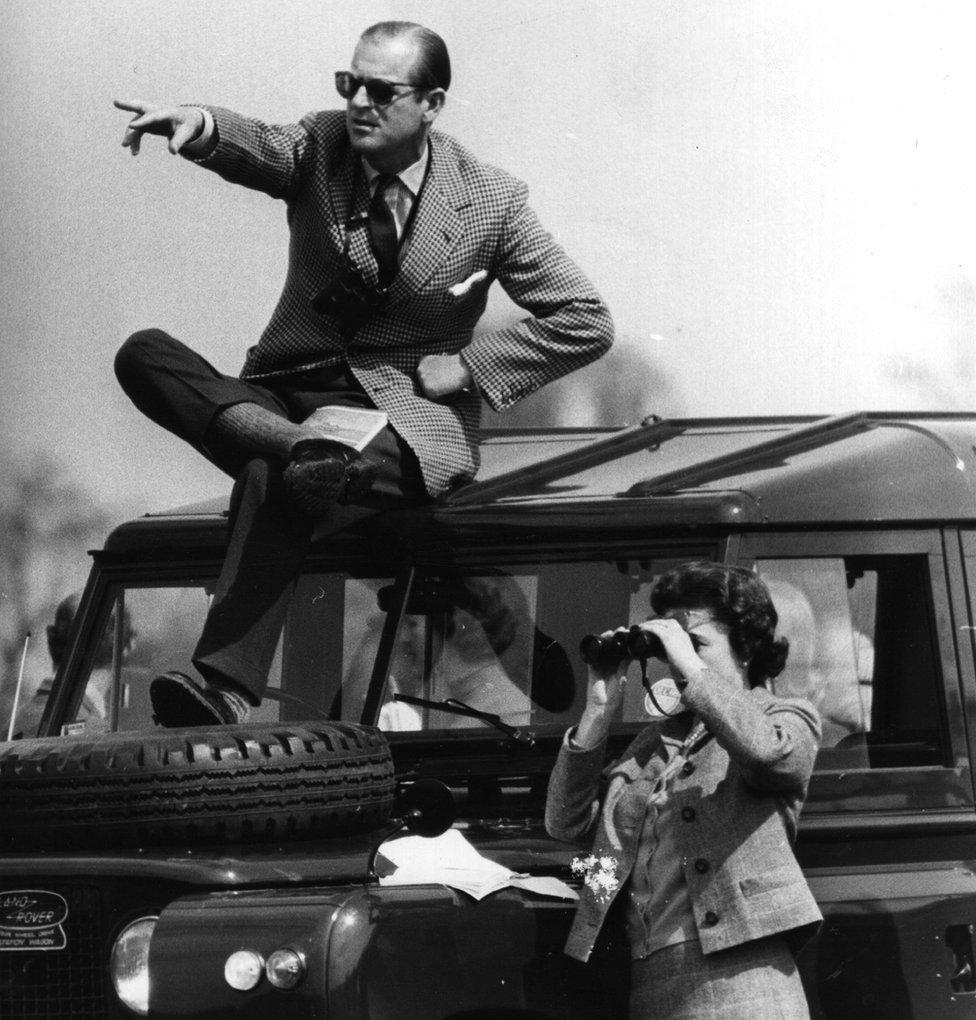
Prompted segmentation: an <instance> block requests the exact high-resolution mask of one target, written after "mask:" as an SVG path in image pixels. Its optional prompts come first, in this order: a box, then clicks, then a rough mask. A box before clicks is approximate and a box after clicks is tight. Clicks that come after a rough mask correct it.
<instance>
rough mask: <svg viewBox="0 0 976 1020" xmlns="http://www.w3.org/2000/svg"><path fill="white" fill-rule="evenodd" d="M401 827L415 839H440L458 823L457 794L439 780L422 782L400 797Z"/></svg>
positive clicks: (398, 806)
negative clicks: (436, 837)
mask: <svg viewBox="0 0 976 1020" xmlns="http://www.w3.org/2000/svg"><path fill="white" fill-rule="evenodd" d="M397 814H398V815H399V818H398V819H394V821H399V823H400V824H399V825H398V826H397V829H396V830H395V831H399V830H400V829H407V830H408V831H409V832H412V833H413V834H414V835H415V836H426V837H428V838H431V837H433V836H439V835H440V834H441V833H442V832H447V830H448V829H449V828H450V827H451V826H452V825H453V824H454V819H455V818H456V817H457V811H456V810H455V805H454V794H452V793H451V791H450V790H449V789H448V788H447V786H445V785H444V784H443V783H442V782H441V781H440V780H439V779H418V780H417V782H415V783H411V784H410V785H409V786H408V787H407V788H406V789H405V790H404V791H403V793H402V794H401V795H400V797H399V801H398V803H397ZM387 838H389V837H387Z"/></svg>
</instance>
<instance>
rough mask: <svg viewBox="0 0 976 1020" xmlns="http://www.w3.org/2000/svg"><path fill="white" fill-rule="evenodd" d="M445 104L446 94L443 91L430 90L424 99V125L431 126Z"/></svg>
mask: <svg viewBox="0 0 976 1020" xmlns="http://www.w3.org/2000/svg"><path fill="white" fill-rule="evenodd" d="M446 102H447V93H446V92H445V91H444V90H443V89H430V90H429V91H428V92H427V94H426V96H425V97H424V103H425V104H426V109H425V110H424V123H426V124H432V123H433V122H434V121H435V120H436V119H437V115H438V114H439V113H440V112H441V110H443V109H444V104H445V103H446Z"/></svg>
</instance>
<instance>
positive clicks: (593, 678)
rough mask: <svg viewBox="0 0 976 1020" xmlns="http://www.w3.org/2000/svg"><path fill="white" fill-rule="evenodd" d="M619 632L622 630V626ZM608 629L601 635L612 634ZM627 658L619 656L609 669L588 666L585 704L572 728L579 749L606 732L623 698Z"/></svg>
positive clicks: (594, 744)
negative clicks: (617, 660)
mask: <svg viewBox="0 0 976 1020" xmlns="http://www.w3.org/2000/svg"><path fill="white" fill-rule="evenodd" d="M619 631H621V632H623V633H626V632H627V629H626V628H625V627H620V628H619ZM613 634H614V632H613V631H612V630H607V631H604V632H603V634H601V635H600V636H601V637H604V638H609V637H612V636H613ZM630 663H631V660H630V659H623V660H622V661H620V662H619V663H617V664H616V665H615V666H614V667H613V668H612V669H601V668H600V667H599V666H590V667H589V676H588V679H587V685H586V707H585V708H584V709H583V715H582V717H581V718H580V721H579V725H578V726H577V727H576V736H575V740H576V743H577V744H579V745H580V747H583V748H589V747H595V746H596V745H597V744H598V743H599V742H600V741H601V740H602V739H603V738H604V737H605V736H606V735H607V733H608V731H609V729H610V720H611V719H613V718H614V716H616V714H617V712H618V711H619V709H620V706H621V704H622V703H623V700H624V690H625V689H626V686H627V670H628V669H629V668H630Z"/></svg>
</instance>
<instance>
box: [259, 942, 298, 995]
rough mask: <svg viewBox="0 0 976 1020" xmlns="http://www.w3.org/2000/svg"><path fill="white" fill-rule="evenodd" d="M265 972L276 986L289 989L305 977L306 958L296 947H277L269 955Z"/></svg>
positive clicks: (284, 989) (285, 989)
mask: <svg viewBox="0 0 976 1020" xmlns="http://www.w3.org/2000/svg"><path fill="white" fill-rule="evenodd" d="M264 972H265V974H266V975H267V978H268V981H270V982H271V984H272V985H274V987H275V988H280V989H281V990H282V991H289V990H290V989H292V988H294V987H296V986H297V985H298V984H299V982H301V980H302V978H303V977H305V958H304V957H303V956H302V954H301V953H298V952H296V951H295V950H294V949H276V950H275V951H274V952H273V953H272V954H271V955H270V956H269V957H268V962H267V963H266V964H265V965H264Z"/></svg>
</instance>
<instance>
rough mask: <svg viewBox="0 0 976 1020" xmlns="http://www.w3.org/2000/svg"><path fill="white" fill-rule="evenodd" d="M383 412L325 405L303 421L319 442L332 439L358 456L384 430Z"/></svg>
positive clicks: (384, 419)
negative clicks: (351, 449) (319, 439)
mask: <svg viewBox="0 0 976 1020" xmlns="http://www.w3.org/2000/svg"><path fill="white" fill-rule="evenodd" d="M386 423H387V417H386V412H385V411H377V410H375V409H374V408H369V407H342V406H337V405H332V404H329V405H326V406H325V407H318V408H316V409H315V410H314V411H313V412H312V413H311V414H310V415H309V416H308V417H307V418H306V419H305V424H306V425H310V426H311V427H312V428H313V429H315V431H316V432H318V434H319V435H320V436H321V437H322V438H323V439H334V440H335V441H336V442H337V443H345V444H346V446H351V447H352V448H353V449H354V450H358V451H359V452H360V453H362V451H363V450H365V449H366V447H367V446H369V444H370V442H371V441H372V440H373V439H375V438H376V437H377V436H378V435H379V434H380V432H382V431H383V429H385V428H386Z"/></svg>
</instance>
